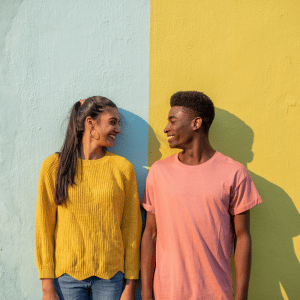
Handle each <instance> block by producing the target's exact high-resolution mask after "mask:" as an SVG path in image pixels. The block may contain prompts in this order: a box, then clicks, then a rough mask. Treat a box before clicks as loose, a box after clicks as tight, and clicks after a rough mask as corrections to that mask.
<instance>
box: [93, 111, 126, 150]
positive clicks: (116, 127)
mask: <svg viewBox="0 0 300 300" xmlns="http://www.w3.org/2000/svg"><path fill="white" fill-rule="evenodd" d="M95 121H96V122H95V124H94V130H95V131H96V132H97V133H96V134H99V139H97V141H98V144H99V147H112V146H113V144H114V140H115V138H116V136H117V134H119V133H120V132H121V129H120V117H119V112H118V110H117V108H112V107H106V108H105V110H104V112H103V113H101V114H99V115H98V116H97V117H96V119H95Z"/></svg>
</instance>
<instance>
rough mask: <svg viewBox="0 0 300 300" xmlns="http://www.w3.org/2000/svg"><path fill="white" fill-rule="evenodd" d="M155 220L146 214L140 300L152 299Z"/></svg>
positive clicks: (153, 216)
mask: <svg viewBox="0 0 300 300" xmlns="http://www.w3.org/2000/svg"><path fill="white" fill-rule="evenodd" d="M156 235H157V228H156V219H155V214H153V213H151V212H147V219H146V227H145V231H144V234H143V237H142V249H141V250H142V251H141V281H142V299H143V300H152V299H154V298H153V276H154V269H155V263H156V253H155V248H156Z"/></svg>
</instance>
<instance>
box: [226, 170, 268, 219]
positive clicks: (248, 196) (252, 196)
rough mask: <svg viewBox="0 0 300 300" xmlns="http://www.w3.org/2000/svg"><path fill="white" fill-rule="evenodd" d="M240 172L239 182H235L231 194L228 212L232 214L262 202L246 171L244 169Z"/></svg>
mask: <svg viewBox="0 0 300 300" xmlns="http://www.w3.org/2000/svg"><path fill="white" fill-rule="evenodd" d="M242 173H243V178H242V180H241V182H240V183H239V184H237V186H236V187H235V188H234V189H233V192H232V194H231V201H230V205H229V212H230V213H231V214H232V215H236V214H240V213H242V212H245V211H247V210H249V209H250V208H252V207H254V206H256V205H258V204H260V203H261V202H262V200H261V197H260V195H259V194H258V191H257V189H256V187H255V185H254V183H253V181H252V179H251V176H250V174H249V173H248V171H247V170H246V169H245V170H243V172H242Z"/></svg>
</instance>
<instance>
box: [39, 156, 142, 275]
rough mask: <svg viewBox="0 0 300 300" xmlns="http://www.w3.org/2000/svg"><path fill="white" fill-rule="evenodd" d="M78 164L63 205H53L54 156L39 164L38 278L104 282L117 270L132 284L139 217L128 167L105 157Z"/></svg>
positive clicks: (136, 267) (136, 270)
mask: <svg viewBox="0 0 300 300" xmlns="http://www.w3.org/2000/svg"><path fill="white" fill-rule="evenodd" d="M80 162H82V167H80ZM80 162H79V165H78V170H77V175H76V176H75V184H74V185H72V186H71V187H69V190H68V194H69V196H68V198H67V199H66V202H65V203H64V204H63V205H56V204H55V203H54V187H55V176H56V171H57V167H58V154H53V155H51V156H50V157H48V158H47V159H46V160H45V161H44V163H43V165H42V168H41V172H40V177H39V184H38V194H37V209H36V224H35V256H36V264H37V268H38V271H39V278H57V277H59V276H61V275H62V274H64V273H67V274H69V275H70V276H72V277H74V278H76V279H78V280H83V279H85V278H88V277H90V276H97V277H99V278H103V279H109V278H111V277H112V276H113V275H114V274H115V273H117V272H118V271H121V272H123V273H124V274H125V278H127V279H137V278H138V276H139V268H140V265H139V250H140V235H141V212H140V207H139V199H138V192H137V185H136V178H135V174H134V168H133V166H132V164H131V163H130V162H129V161H127V160H126V159H125V158H123V157H121V156H118V155H115V154H113V153H110V152H106V155H105V156H104V157H103V158H101V159H98V160H80Z"/></svg>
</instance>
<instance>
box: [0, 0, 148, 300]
mask: <svg viewBox="0 0 300 300" xmlns="http://www.w3.org/2000/svg"><path fill="white" fill-rule="evenodd" d="M0 6H1V9H0V20H1V21H0V25H1V26H0V66H1V69H0V102H1V110H0V249H1V250H0V298H1V299H9V300H14V299H16V300H20V299H32V300H34V299H41V283H40V281H39V280H38V274H37V270H36V266H35V260H34V221H35V205H36V189H37V180H38V174H39V170H40V166H41V163H42V161H43V160H44V159H45V158H46V157H47V156H49V155H51V154H52V153H54V152H55V151H59V149H60V147H61V145H62V142H63V138H64V134H65V130H66V125H67V119H68V113H69V110H70V108H71V106H72V105H73V103H74V102H75V101H78V100H79V99H81V98H86V97H88V96H93V95H102V96H106V97H108V98H110V99H111V100H113V101H114V102H115V103H116V104H117V106H118V107H119V108H120V112H121V116H122V129H123V132H122V134H121V135H120V136H119V140H116V143H115V146H114V147H113V149H111V151H113V152H115V153H118V154H120V155H123V156H125V157H127V158H128V159H129V160H130V161H131V162H132V163H133V164H134V166H135V169H136V173H137V178H138V185H139V191H140V195H142V193H143V189H144V183H145V177H146V169H145V168H143V166H147V148H148V127H147V122H148V94H149V90H148V85H149V84H148V81H149V71H148V70H149V62H148V61H149V31H150V24H149V22H150V20H149V19H150V1H149V0H126V1H125V0H110V1H98V0H88V1H84V0H79V1H68V0H66V1H60V0H52V1H34V0H24V1H18V0H16V1H10V0H2V1H1V5H0Z"/></svg>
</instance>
